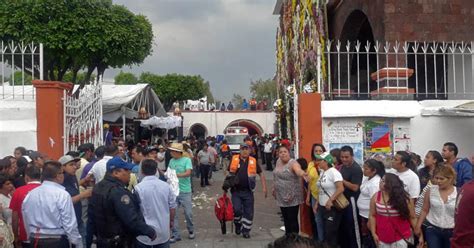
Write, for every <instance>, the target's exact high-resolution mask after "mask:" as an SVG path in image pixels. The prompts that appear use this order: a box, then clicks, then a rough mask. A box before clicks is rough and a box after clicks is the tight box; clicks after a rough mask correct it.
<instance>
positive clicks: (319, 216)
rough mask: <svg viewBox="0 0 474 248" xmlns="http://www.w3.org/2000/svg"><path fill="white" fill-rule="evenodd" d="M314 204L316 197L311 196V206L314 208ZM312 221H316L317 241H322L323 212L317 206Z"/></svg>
mask: <svg viewBox="0 0 474 248" xmlns="http://www.w3.org/2000/svg"><path fill="white" fill-rule="evenodd" d="M314 204H318V202H317V201H316V199H315V198H314V197H313V196H311V207H312V208H313V209H314ZM314 221H315V222H316V233H317V234H318V241H319V242H323V241H324V219H323V212H322V211H321V209H319V206H318V211H317V212H316V213H315V214H314Z"/></svg>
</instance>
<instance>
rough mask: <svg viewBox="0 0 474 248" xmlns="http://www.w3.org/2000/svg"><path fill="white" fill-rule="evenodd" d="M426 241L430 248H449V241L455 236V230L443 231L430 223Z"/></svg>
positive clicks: (427, 228)
mask: <svg viewBox="0 0 474 248" xmlns="http://www.w3.org/2000/svg"><path fill="white" fill-rule="evenodd" d="M425 233H426V234H425V236H426V237H425V239H426V242H427V243H428V247H429V248H449V247H450V242H449V239H450V238H451V237H452V236H453V229H442V228H439V227H437V226H433V225H431V224H429V223H428V225H427V227H426V231H425Z"/></svg>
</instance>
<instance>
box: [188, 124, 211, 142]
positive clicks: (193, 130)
mask: <svg viewBox="0 0 474 248" xmlns="http://www.w3.org/2000/svg"><path fill="white" fill-rule="evenodd" d="M188 135H189V136H191V135H194V136H196V138H198V139H199V138H206V137H207V128H206V126H204V125H203V124H201V123H196V124H193V125H192V126H191V127H190V128H189V134H188Z"/></svg>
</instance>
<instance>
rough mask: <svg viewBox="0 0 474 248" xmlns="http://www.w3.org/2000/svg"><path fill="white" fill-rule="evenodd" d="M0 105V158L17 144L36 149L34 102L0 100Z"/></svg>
mask: <svg viewBox="0 0 474 248" xmlns="http://www.w3.org/2000/svg"><path fill="white" fill-rule="evenodd" d="M0 106H1V108H0V158H3V157H5V156H7V155H13V150H14V149H15V147H18V146H23V147H25V148H26V149H30V150H36V149H37V144H36V103H35V102H34V101H14V100H1V101H0Z"/></svg>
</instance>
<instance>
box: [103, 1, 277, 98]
mask: <svg viewBox="0 0 474 248" xmlns="http://www.w3.org/2000/svg"><path fill="white" fill-rule="evenodd" d="M114 3H116V4H121V5H125V6H126V7H127V8H128V9H130V10H131V11H132V12H134V13H140V14H143V15H145V16H147V17H148V19H149V20H150V22H151V23H152V24H153V33H154V35H155V40H154V43H155V44H154V46H153V54H152V55H151V56H149V57H148V58H147V59H146V60H145V62H144V63H143V64H142V65H140V66H136V67H132V68H129V67H124V68H123V69H122V70H123V71H130V72H133V73H135V74H137V75H138V74H140V73H141V72H143V71H150V72H153V73H158V74H167V73H181V74H191V75H197V74H199V75H201V76H202V77H203V78H204V79H205V80H208V81H209V82H210V84H211V89H212V92H213V94H214V97H215V98H216V99H218V100H224V101H227V100H230V98H231V97H232V95H233V93H237V94H241V95H243V96H245V97H248V95H249V94H250V93H249V85H250V81H251V80H257V79H260V78H261V79H268V78H273V76H274V75H275V33H276V27H277V24H278V22H277V20H278V16H274V15H272V12H273V8H274V5H275V1H274V0H114ZM119 71H120V70H107V71H106V74H105V78H106V79H107V78H113V77H114V76H115V75H116V74H117V73H118V72H119Z"/></svg>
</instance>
